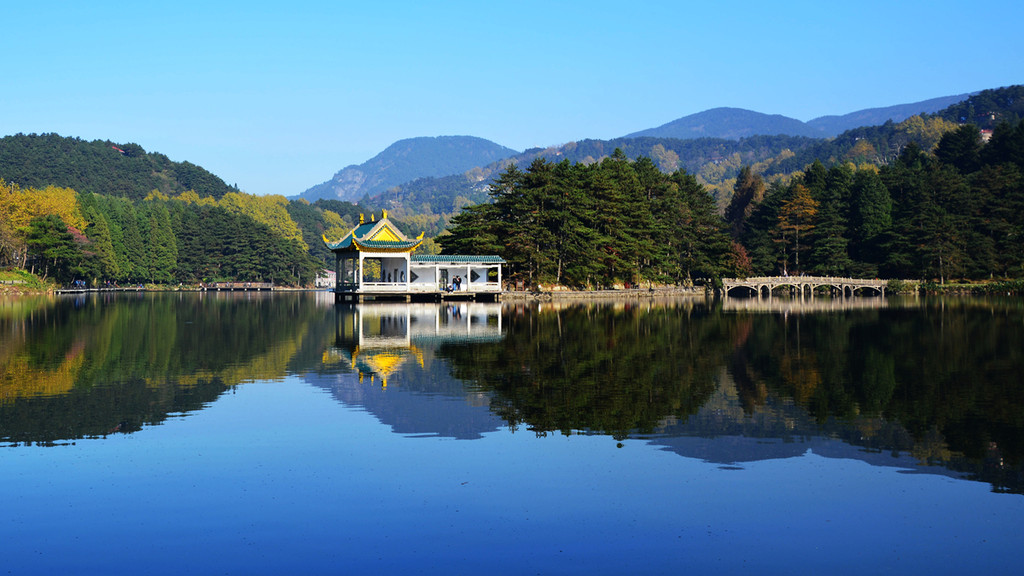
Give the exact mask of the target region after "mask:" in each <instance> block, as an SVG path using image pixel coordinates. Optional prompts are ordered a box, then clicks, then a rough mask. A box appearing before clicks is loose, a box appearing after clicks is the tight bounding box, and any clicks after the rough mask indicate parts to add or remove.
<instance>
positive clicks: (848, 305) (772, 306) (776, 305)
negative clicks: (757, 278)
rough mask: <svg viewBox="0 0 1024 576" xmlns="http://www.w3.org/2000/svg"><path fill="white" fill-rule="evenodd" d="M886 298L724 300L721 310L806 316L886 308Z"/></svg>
mask: <svg viewBox="0 0 1024 576" xmlns="http://www.w3.org/2000/svg"><path fill="white" fill-rule="evenodd" d="M888 306H889V300H888V299H886V298H724V299H723V300H722V310H726V311H748V312H774V313H793V314H806V313H811V312H814V313H817V312H840V311H844V310H869V309H877V308H887V307H888Z"/></svg>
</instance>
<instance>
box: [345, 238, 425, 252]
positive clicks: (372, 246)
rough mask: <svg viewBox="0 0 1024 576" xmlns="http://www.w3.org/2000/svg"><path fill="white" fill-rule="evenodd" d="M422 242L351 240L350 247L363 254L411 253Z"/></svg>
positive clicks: (418, 240)
mask: <svg viewBox="0 0 1024 576" xmlns="http://www.w3.org/2000/svg"><path fill="white" fill-rule="evenodd" d="M422 243H423V240H420V239H417V240H406V241H402V242H384V241H379V240H365V241H362V242H360V241H359V240H356V239H355V238H353V239H352V245H353V246H355V247H356V249H358V250H361V251H364V252H412V251H413V250H415V249H416V248H417V247H418V246H419V245H420V244H422Z"/></svg>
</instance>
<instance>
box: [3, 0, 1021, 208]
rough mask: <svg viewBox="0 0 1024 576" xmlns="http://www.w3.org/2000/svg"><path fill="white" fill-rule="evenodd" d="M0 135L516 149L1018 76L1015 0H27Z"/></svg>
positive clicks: (366, 153)
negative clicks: (446, 143) (451, 141)
mask: <svg viewBox="0 0 1024 576" xmlns="http://www.w3.org/2000/svg"><path fill="white" fill-rule="evenodd" d="M0 14H2V19H0V22H2V29H0V54H2V56H0V58H2V67H0V70H2V71H3V88H2V89H0V136H2V135H9V134H16V133H19V132H21V133H26V134H29V133H47V132H55V133H58V134H61V135H64V136H77V137H80V138H83V139H86V140H94V139H109V140H113V141H115V142H121V143H127V142H135V143H137V144H140V145H142V146H143V147H144V148H145V149H146V150H148V151H151V152H161V153H164V154H166V155H167V156H169V157H170V158H171V159H172V160H176V161H183V160H187V161H189V162H193V163H195V164H199V165H200V166H203V167H204V168H207V169H208V170H210V171H212V172H214V173H215V174H217V175H218V176H220V177H222V178H223V179H224V180H225V181H227V182H228V183H229V184H237V185H238V186H239V187H240V188H241V189H242V190H243V191H246V192H249V193H253V194H284V195H293V194H298V193H300V192H302V191H303V190H305V189H306V188H308V187H310V186H313V185H315V184H318V183H320V182H323V181H325V180H327V179H329V178H330V177H331V176H332V175H333V174H334V173H335V172H336V171H338V170H340V169H341V168H344V167H345V166H348V165H350V164H360V163H362V162H364V161H366V160H368V159H370V158H371V157H373V156H374V155H376V154H377V153H379V152H380V151H382V150H383V149H384V148H386V147H387V146H388V145H390V144H392V143H393V142H395V141H397V140H400V139H402V138H411V137H415V136H440V135H471V136H479V137H482V138H487V139H489V140H492V141H494V142H497V143H499V144H502V145H505V146H509V147H511V148H515V149H517V150H522V149H525V148H530V147H535V146H548V145H553V144H562V143H566V142H569V141H573V140H580V139H584V138H614V137H617V136H622V135H624V134H627V133H630V132H635V131H638V130H642V129H645V128H651V127H654V126H659V125H661V124H664V123H666V122H670V121H672V120H675V119H676V118H680V117H682V116H686V115H689V114H693V113H696V112H700V111H703V110H707V109H709V108H715V107H719V106H735V107H740V108H747V109H750V110H756V111H758V112H764V113H768V114H784V115H786V116H790V117H793V118H798V119H800V120H810V119H812V118H815V117H818V116H822V115H826V114H845V113H847V112H852V111H855V110H860V109H863V108H873V107H879V106H888V105H893V104H902V103H908V102H916V101H920V100H925V99H928V98H933V97H938V96H947V95H952V94H960V93H965V92H971V91H975V90H982V89H985V88H997V87H1000V86H1006V85H1010V84H1019V83H1022V82H1024V57H1021V48H1020V41H1019V30H1020V27H1021V25H1022V24H1024V3H1021V2H1019V1H1018V0H992V1H989V0H979V1H974V2H952V1H932V2H899V1H893V0H890V1H884V2H874V1H859V2H849V3H838V2H764V1H757V2H755V1H751V2H728V1H723V2H685V1H679V0H676V1H670V2H660V1H652V2H643V1H637V2H622V1H620V2H605V1H590V2H558V1H556V0H549V1H546V2H534V1H530V0H525V1H520V2H500V1H494V2H433V3H432V2H389V1H383V0H382V1H378V2H312V1H310V2H306V1H302V0H293V1H291V2H260V1H256V0H251V1H248V2H216V1H212V0H208V1H205V2H190V1H184V2H166V3H165V2H152V3H151V2H134V3H133V2H50V1H47V0H33V1H32V2H19V3H5V5H4V8H3V10H2V11H0Z"/></svg>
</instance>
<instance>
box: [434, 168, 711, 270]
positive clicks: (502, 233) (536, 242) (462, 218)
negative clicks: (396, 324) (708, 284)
mask: <svg viewBox="0 0 1024 576" xmlns="http://www.w3.org/2000/svg"><path fill="white" fill-rule="evenodd" d="M490 194H491V198H492V200H493V203H491V204H481V205H477V206H473V207H468V208H466V209H464V210H463V211H462V212H461V213H460V214H459V215H457V216H456V217H455V218H453V220H452V226H451V228H450V230H449V234H447V235H443V236H440V237H439V238H438V242H439V243H440V244H441V246H442V249H443V251H444V252H445V253H449V254H481V253H494V254H498V255H500V256H502V257H503V258H505V260H506V261H508V263H509V275H510V277H511V279H512V280H514V281H521V282H523V283H525V284H526V285H538V284H548V283H554V284H561V285H567V286H572V287H610V286H613V285H617V284H619V285H621V284H626V283H628V284H632V285H636V284H639V283H640V282H659V283H662V282H664V283H676V284H683V283H689V282H693V281H694V280H695V279H702V280H703V281H709V280H710V279H712V278H715V277H718V276H720V275H721V274H722V272H723V269H724V264H723V263H724V262H725V261H727V260H729V254H730V252H731V247H730V243H729V240H728V237H727V236H726V234H725V233H724V231H723V222H722V220H721V218H720V217H718V216H717V215H716V214H715V209H714V200H713V199H712V198H711V197H710V196H709V195H708V194H707V192H706V191H705V190H704V188H703V187H702V186H701V185H700V184H699V183H698V182H697V181H696V179H694V177H693V176H691V175H689V174H687V173H685V172H684V171H678V172H676V173H674V174H672V175H666V174H663V173H662V172H661V171H660V170H658V168H657V167H656V166H655V165H654V163H653V162H652V161H651V160H649V159H647V158H641V159H638V160H637V161H635V162H630V161H629V160H627V159H626V158H625V154H624V153H622V152H621V151H619V152H617V153H615V154H613V155H612V157H610V158H606V159H605V160H604V161H602V162H600V163H596V164H590V165H587V164H580V163H576V164H572V163H570V162H569V161H568V160H563V161H562V162H559V163H558V164H551V163H550V162H547V161H546V160H544V159H542V158H539V159H536V160H534V161H533V162H532V163H531V164H530V167H529V168H528V169H527V170H526V171H525V172H524V171H520V170H519V169H518V168H517V167H516V166H515V165H512V166H510V167H509V168H508V169H507V170H505V171H504V172H502V173H501V174H500V175H499V176H498V178H497V179H495V181H494V183H493V184H492V185H491V192H490Z"/></svg>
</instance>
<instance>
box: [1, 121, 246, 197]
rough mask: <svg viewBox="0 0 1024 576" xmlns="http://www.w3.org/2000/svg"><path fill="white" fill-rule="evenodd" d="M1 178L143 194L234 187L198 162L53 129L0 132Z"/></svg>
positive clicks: (209, 192) (206, 192)
mask: <svg viewBox="0 0 1024 576" xmlns="http://www.w3.org/2000/svg"><path fill="white" fill-rule="evenodd" d="M0 178H3V179H5V180H7V181H9V182H16V183H18V184H19V185H21V186H23V187H36V188H42V187H44V186H50V185H52V186H58V187H66V188H73V189H75V190H77V191H78V192H80V193H89V192H94V193H97V194H105V195H109V196H123V197H125V198H132V199H142V198H145V197H146V195H147V194H149V193H150V192H151V191H152V190H159V191H161V192H163V193H165V194H173V193H177V192H184V191H185V190H195V191H196V192H198V193H199V194H200V195H201V196H212V197H214V198H220V197H221V196H223V195H224V194H226V193H228V192H232V191H237V189H236V188H234V187H232V186H228V185H227V184H225V183H224V181H223V180H221V179H220V178H218V177H217V176H215V175H213V174H211V173H210V172H208V171H206V170H204V169H203V168H201V167H199V166H196V165H194V164H190V163H188V162H172V161H171V160H170V159H169V158H167V157H166V156H164V155H163V154H156V153H147V152H146V151H145V150H143V149H142V147H141V146H139V145H138V144H115V143H113V142H110V141H104V140H94V141H92V142H87V141H85V140H81V139H78V138H66V137H62V136H59V135H57V134H39V135H37V134H29V135H25V134H17V135H14V136H6V137H4V138H0Z"/></svg>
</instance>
